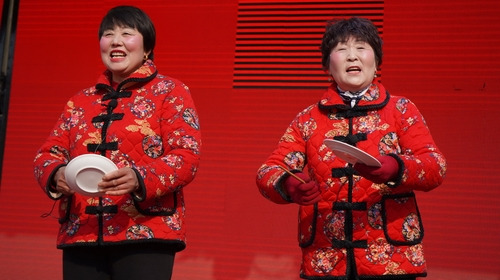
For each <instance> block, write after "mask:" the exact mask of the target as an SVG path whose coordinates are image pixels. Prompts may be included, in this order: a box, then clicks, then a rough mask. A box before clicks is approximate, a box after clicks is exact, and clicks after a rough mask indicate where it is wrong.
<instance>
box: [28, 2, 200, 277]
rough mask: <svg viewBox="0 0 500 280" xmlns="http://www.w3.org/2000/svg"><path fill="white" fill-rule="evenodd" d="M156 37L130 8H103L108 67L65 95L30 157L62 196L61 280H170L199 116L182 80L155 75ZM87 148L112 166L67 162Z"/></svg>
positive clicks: (51, 193)
mask: <svg viewBox="0 0 500 280" xmlns="http://www.w3.org/2000/svg"><path fill="white" fill-rule="evenodd" d="M155 36H156V33H155V29H154V26H153V23H152V22H151V20H150V18H149V17H148V15H146V14H145V13H144V12H143V11H142V10H140V9H138V8H136V7H131V6H118V7H115V8H113V9H111V10H110V11H109V12H108V13H107V14H106V15H105V16H104V19H103V20H102V22H101V25H100V28H99V38H100V42H99V46H100V50H101V59H102V62H103V64H104V66H105V67H106V70H105V71H104V72H103V73H102V75H100V76H99V77H98V80H97V83H96V84H95V85H93V86H90V87H88V88H85V89H83V90H81V91H80V92H78V93H77V94H76V95H74V96H73V97H72V98H71V99H70V100H69V101H68V102H67V103H66V107H65V108H64V110H63V113H62V114H61V116H60V118H59V120H58V121H57V122H56V124H55V126H54V129H53V131H52V133H51V135H50V136H49V138H48V139H47V140H46V141H45V143H43V145H42V146H41V147H40V149H39V150H38V153H37V155H36V157H35V161H34V171H35V177H36V179H37V180H38V183H39V184H40V186H41V187H42V189H43V190H44V191H45V193H46V194H47V195H48V197H49V198H51V199H54V200H59V201H60V203H59V215H60V218H59V222H60V224H61V229H60V231H59V234H58V239H57V247H58V248H59V249H62V251H63V277H64V279H72V280H78V279H151V280H152V279H170V277H171V275H172V269H173V264H174V257H175V254H176V253H177V252H179V251H181V250H183V249H184V248H185V247H186V243H185V229H184V227H183V220H184V196H183V187H184V186H186V185H187V184H189V183H190V182H191V181H192V180H193V179H194V177H195V175H196V172H197V169H198V164H199V155H200V146H201V141H200V131H199V124H198V115H197V112H196V109H195V106H194V102H193V100H192V98H191V94H190V92H189V88H188V87H187V86H186V85H184V84H183V83H182V82H181V81H179V80H177V79H174V78H172V77H168V76H165V75H161V74H159V73H158V70H157V69H156V66H155V64H154V63H153V49H154V46H155ZM138 147H139V148H138ZM87 154H92V155H94V156H97V157H106V158H108V159H109V160H108V161H110V162H111V163H113V166H114V165H116V168H112V169H101V170H99V172H96V168H95V167H96V166H95V165H96V163H97V162H96V161H95V160H93V161H92V162H88V161H86V162H85V163H86V164H89V165H90V166H79V167H78V168H77V169H76V170H75V169H74V168H73V164H72V163H74V161H73V159H75V158H76V159H78V158H80V157H79V156H81V155H87ZM96 154H98V155H96ZM68 163H69V164H68ZM85 170H87V171H89V170H90V172H85ZM104 170H106V172H104ZM102 173H104V174H102ZM74 185H78V186H79V187H82V186H81V185H84V187H85V189H91V190H93V191H92V193H89V192H82V191H78V190H77V191H76V192H75V190H74V189H72V188H70V186H72V187H73V188H74V187H75V186H74Z"/></svg>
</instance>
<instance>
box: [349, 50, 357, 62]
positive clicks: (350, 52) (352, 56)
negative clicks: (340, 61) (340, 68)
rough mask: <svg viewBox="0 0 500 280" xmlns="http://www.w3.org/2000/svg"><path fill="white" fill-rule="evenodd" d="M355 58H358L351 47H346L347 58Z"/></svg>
mask: <svg viewBox="0 0 500 280" xmlns="http://www.w3.org/2000/svg"><path fill="white" fill-rule="evenodd" d="M356 59H358V57H357V56H356V52H355V51H354V50H353V49H348V50H347V60H349V61H353V60H356Z"/></svg>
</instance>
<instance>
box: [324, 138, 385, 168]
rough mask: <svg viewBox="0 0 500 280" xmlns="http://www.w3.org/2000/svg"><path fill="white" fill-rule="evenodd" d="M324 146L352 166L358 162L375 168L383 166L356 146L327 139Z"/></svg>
mask: <svg viewBox="0 0 500 280" xmlns="http://www.w3.org/2000/svg"><path fill="white" fill-rule="evenodd" d="M323 144H325V145H326V146H327V147H328V148H330V149H331V150H332V151H333V152H334V153H335V155H336V156H337V157H339V158H341V159H342V160H344V161H346V162H348V163H350V164H355V163H356V162H360V163H364V164H366V165H368V166H375V167H380V166H382V165H381V164H380V162H379V161H378V160H377V159H376V158H374V157H373V156H371V155H370V154H368V153H366V152H365V151H362V150H360V149H358V148H356V147H354V146H351V145H349V144H346V143H344V142H340V141H337V140H332V139H325V140H324V141H323Z"/></svg>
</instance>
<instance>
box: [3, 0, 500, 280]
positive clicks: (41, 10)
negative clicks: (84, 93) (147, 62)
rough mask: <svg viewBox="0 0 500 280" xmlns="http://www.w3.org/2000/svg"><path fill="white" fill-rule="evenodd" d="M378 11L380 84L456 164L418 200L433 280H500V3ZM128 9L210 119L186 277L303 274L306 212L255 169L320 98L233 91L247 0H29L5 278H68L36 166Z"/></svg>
mask: <svg viewBox="0 0 500 280" xmlns="http://www.w3.org/2000/svg"><path fill="white" fill-rule="evenodd" d="M245 2H249V1H245ZM274 2H297V1H291V0H290V1H281V0H277V1H274ZM302 2H308V1H302ZM309 2H311V1H309ZM316 2H318V1H316ZM332 2H334V1H332ZM352 2H359V1H352ZM374 2H377V3H379V4H381V5H382V6H383V18H382V21H383V38H384V42H385V44H384V62H383V65H382V69H381V74H382V82H383V83H384V84H385V86H386V88H388V90H389V91H390V92H391V93H392V94H395V95H405V96H407V97H408V98H410V99H411V100H412V101H414V102H415V103H416V104H417V106H418V107H419V109H420V110H421V111H422V113H423V114H424V116H425V117H426V120H427V122H428V124H429V126H430V128H431V131H432V132H433V136H434V138H435V140H436V142H437V144H438V145H439V146H440V148H441V150H442V151H443V152H444V153H445V155H446V156H447V159H448V161H449V171H448V176H447V178H446V179H445V183H444V184H443V185H442V186H441V187H440V188H438V189H436V190H434V191H432V192H429V193H418V194H417V196H418V198H419V201H420V210H421V212H422V215H423V218H424V225H425V234H426V238H425V246H426V250H427V251H426V256H427V261H428V266H429V273H430V274H429V277H428V279H431V280H438V279H454V280H457V279H459V280H460V279H468V280H470V279H481V280H490V279H491V280H493V279H500V239H499V238H498V236H500V199H499V195H500V184H499V179H500V175H499V172H498V170H500V163H499V161H498V159H497V157H498V156H499V151H500V149H499V144H500V143H499V140H498V137H499V135H500V132H499V128H500V125H499V121H498V117H499V110H498V106H499V105H500V93H499V91H500V79H499V78H500V63H499V62H500V22H499V21H498V13H499V12H500V4H499V2H498V1H496V0H490V1H488V0H477V1H468V0H465V1H452V0H449V1H444V0H443V1H431V0H421V1H411V2H410V1H396V0H386V1H374ZM123 3H128V4H137V5H139V6H140V7H141V8H143V9H144V10H145V11H146V12H147V13H148V14H150V16H151V17H152V19H153V21H154V22H155V25H156V28H157V33H158V34H157V35H158V39H157V48H156V50H155V61H156V63H157V65H158V67H159V69H160V70H161V72H162V73H165V74H168V75H171V76H173V77H176V78H178V79H180V80H182V81H183V82H185V83H186V84H187V85H189V86H190V88H191V91H192V94H193V96H194V99H195V102H196V103H197V107H198V111H199V115H200V120H201V124H202V133H203V154H202V162H201V165H200V171H199V174H198V176H197V178H196V179H195V181H194V182H193V183H192V184H191V185H189V186H188V187H187V189H186V201H187V202H186V204H187V210H188V213H187V214H188V219H187V226H188V248H187V249H186V250H185V251H183V252H181V253H179V254H178V256H177V259H176V267H175V272H174V279H207V280H212V279H216V280H234V279H242V280H243V279H245V280H249V279H259V280H261V279H287V280H288V279H298V266H299V262H300V250H299V248H298V246H297V244H296V240H295V236H296V212H297V207H296V206H295V205H274V204H271V203H270V202H268V201H266V200H265V199H264V198H263V197H261V196H260V194H259V193H258V191H257V189H256V187H255V172H256V170H257V168H258V167H259V165H260V164H261V162H262V161H263V160H264V159H265V158H266V157H267V156H268V154H269V153H270V152H271V151H272V150H273V148H274V146H275V145H276V143H277V141H278V139H279V137H280V136H281V134H282V133H283V132H284V129H285V128H286V126H287V125H288V123H289V122H290V121H291V119H292V118H293V117H294V116H295V114H296V113H297V112H298V111H300V110H301V109H303V108H305V107H306V106H307V105H309V104H311V103H313V102H315V101H316V100H317V99H318V98H319V96H320V95H321V93H322V89H255V88H254V89H242V88H238V89H235V88H233V72H234V62H235V49H236V46H235V40H236V36H237V34H236V30H237V24H238V20H237V17H238V2H237V1H222V0H221V1H203V0H191V1H184V0H169V1H155V0H151V1H140V2H138V1H111V0H108V1H97V0H87V1H77V0H68V1H56V0H50V1H39V0H21V2H20V10H19V20H18V25H17V27H18V28H17V34H16V35H17V37H16V47H15V58H14V70H13V71H14V72H13V80H12V91H11V97H10V107H9V116H8V128H7V134H6V149H5V158H4V162H3V173H2V185H1V186H0V225H1V226H0V274H1V275H2V276H1V278H2V279H16V280H17V279H40V280H42V279H61V276H60V274H61V261H60V252H59V251H58V250H56V249H55V235H56V231H57V227H58V225H57V221H56V219H54V218H52V217H48V218H41V217H40V216H41V215H42V214H44V213H48V212H50V210H51V208H52V202H51V201H50V200H49V199H47V198H46V197H45V195H44V194H43V192H42V191H41V190H40V188H39V187H38V186H37V184H36V183H35V180H34V179H33V175H32V167H31V164H32V159H33V156H34V153H35V151H36V149H37V148H38V146H39V145H40V144H41V143H42V141H44V139H45V137H46V136H47V135H48V133H49V130H50V129H51V128H52V125H53V123H54V122H55V120H56V118H57V117H58V116H59V114H60V111H61V110H62V108H63V105H64V103H65V102H66V100H67V99H68V98H69V97H70V96H71V95H72V94H73V93H75V92H76V91H78V90H79V89H81V88H83V87H87V86H88V85H91V84H93V83H94V82H95V79H96V77H97V75H98V74H99V73H100V72H101V71H102V69H103V66H102V64H101V62H100V57H99V47H98V38H97V28H98V24H99V22H100V19H101V18H102V16H103V15H104V13H105V12H106V11H107V10H108V9H109V8H110V7H112V6H114V5H117V4H123ZM325 12H326V13H328V11H325ZM318 45H319V41H318ZM318 63H319V62H318ZM318 66H319V64H318ZM325 86H326V83H325Z"/></svg>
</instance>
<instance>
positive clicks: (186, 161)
mask: <svg viewBox="0 0 500 280" xmlns="http://www.w3.org/2000/svg"><path fill="white" fill-rule="evenodd" d="M160 110H161V113H160V114H159V116H160V119H159V122H160V133H161V139H162V142H163V147H164V149H165V150H164V153H163V155H162V156H161V157H159V158H157V159H156V160H154V161H153V162H151V163H150V164H149V165H148V166H142V167H141V168H138V172H139V173H140V174H141V175H142V178H140V181H142V182H143V184H144V185H143V186H144V190H145V196H144V197H142V198H141V199H139V200H140V201H145V202H146V203H147V201H150V202H151V201H154V200H155V199H157V198H158V197H160V196H164V195H167V194H171V193H173V192H175V191H177V190H179V189H181V188H183V187H184V186H186V185H187V184H189V183H190V182H191V181H192V180H193V179H194V177H195V174H196V172H197V170H198V165H199V161H200V148H201V133H200V125H199V120H198V115H197V111H196V108H195V105H194V102H193V99H192V97H191V94H190V92H189V89H188V88H187V86H185V85H184V84H182V83H180V82H178V83H177V84H176V86H175V88H174V89H173V90H172V92H170V93H169V94H168V95H167V96H166V97H165V99H164V100H163V104H162V107H161V109H160ZM143 195H144V194H143Z"/></svg>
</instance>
